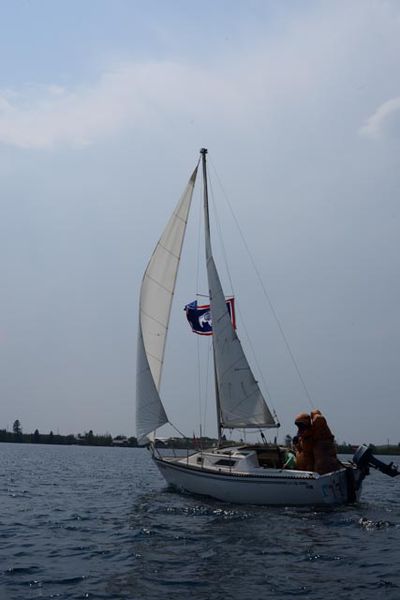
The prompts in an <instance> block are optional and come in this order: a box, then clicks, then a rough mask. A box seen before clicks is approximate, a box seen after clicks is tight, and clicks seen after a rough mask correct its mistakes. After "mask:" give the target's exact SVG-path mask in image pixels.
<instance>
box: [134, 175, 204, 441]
mask: <svg viewBox="0 0 400 600" xmlns="http://www.w3.org/2000/svg"><path fill="white" fill-rule="evenodd" d="M196 174H197V167H196V168H195V170H194V171H193V174H192V176H191V178H190V180H189V182H188V184H187V186H186V188H185V191H184V193H183V195H182V197H181V199H180V200H179V202H178V204H177V206H176V208H175V210H174V212H173V214H172V216H171V218H170V220H169V222H168V224H167V226H166V228H165V229H164V232H163V234H162V236H161V238H160V240H159V242H158V244H157V246H156V248H155V250H154V252H153V255H152V257H151V259H150V262H149V264H148V265H147V269H146V271H145V274H144V276H143V281H142V286H141V290H140V301H139V332H138V346H137V364H136V435H137V438H138V441H139V443H145V441H146V439H145V438H146V436H147V435H148V434H149V433H152V432H154V431H155V430H156V429H157V428H158V427H161V425H164V424H165V423H167V422H168V417H167V415H166V412H165V410H164V407H163V405H162V402H161V398H160V394H159V392H160V381H161V372H162V366H163V361H164V352H165V343H166V338H167V331H168V323H169V317H170V313H171V304H172V298H173V295H174V291H175V283H176V277H177V273H178V267H179V261H180V257H181V251H182V244H183V240H184V236H185V231H186V224H187V219H188V214H189V209H190V204H191V201H192V195H193V188H194V183H195V180H196Z"/></svg>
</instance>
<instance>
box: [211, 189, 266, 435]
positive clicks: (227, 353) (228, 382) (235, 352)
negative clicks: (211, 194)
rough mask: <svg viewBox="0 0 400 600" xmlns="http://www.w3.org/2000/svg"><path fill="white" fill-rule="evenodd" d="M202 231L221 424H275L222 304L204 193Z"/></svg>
mask: <svg viewBox="0 0 400 600" xmlns="http://www.w3.org/2000/svg"><path fill="white" fill-rule="evenodd" d="M205 230H206V231H205V233H206V260H207V275H208V286H209V290H210V305H211V318H212V327H213V345H214V360H215V367H216V374H217V377H216V379H217V385H218V394H219V406H220V422H221V425H222V426H223V427H225V428H246V427H275V426H276V422H275V419H274V417H273V416H272V414H271V412H270V410H269V408H268V406H267V405H266V402H265V400H264V397H263V395H262V393H261V390H260V388H259V387H258V383H257V381H256V379H255V378H254V375H253V373H252V371H251V369H250V366H249V363H248V362H247V358H246V356H245V354H244V352H243V348H242V345H241V343H240V340H239V338H238V336H237V335H236V332H235V330H234V328H233V325H232V321H231V318H230V315H229V312H228V309H227V306H226V300H225V295H224V292H223V290H222V285H221V281H220V279H219V275H218V272H217V268H216V266H215V262H214V258H213V255H212V248H211V239H210V227H209V216H208V201H207V198H206V194H205Z"/></svg>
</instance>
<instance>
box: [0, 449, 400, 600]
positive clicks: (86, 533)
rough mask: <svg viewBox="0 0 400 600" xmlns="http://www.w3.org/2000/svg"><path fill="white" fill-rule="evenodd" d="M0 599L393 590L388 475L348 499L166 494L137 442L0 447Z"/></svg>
mask: <svg viewBox="0 0 400 600" xmlns="http://www.w3.org/2000/svg"><path fill="white" fill-rule="evenodd" d="M0 461H1V469H0V502H1V503H0V599H1V600H3V599H4V600H28V599H31V598H41V599H47V598H61V599H65V598H68V599H75V598H91V599H97V598H98V599H100V598H102V599H108V600H111V599H125V598H129V599H132V600H152V599H157V600H161V599H162V600H169V599H171V600H172V599H173V600H180V599H182V600H183V599H185V600H186V599H189V598H190V599H192V600H196V599H199V600H231V599H238V600H239V599H240V600H259V599H263V598H272V599H280V598H294V597H303V598H306V599H307V600H308V599H310V600H317V599H321V600H322V599H323V600H331V599H332V600H333V599H334V600H347V599H348V600H350V599H351V600H369V599H371V600H372V599H374V600H376V599H377V598H379V599H388V600H389V599H390V600H392V599H393V600H398V599H399V598H400V574H399V572H400V571H399V566H400V493H399V492H400V478H398V480H397V479H390V478H388V477H385V476H384V475H382V474H380V473H376V472H373V473H372V475H371V476H370V477H369V478H368V479H367V480H366V482H365V489H364V496H363V502H362V504H360V505H358V506H355V507H344V508H339V509H330V510H310V509H304V508H302V509H295V508H268V507H253V506H232V505H227V504H223V503H220V502H217V501H213V500H208V499H203V498H193V497H190V496H188V495H182V494H176V493H173V492H171V491H168V490H167V489H166V487H165V484H164V483H163V480H162V479H161V476H160V475H159V474H158V471H157V469H156V467H155V466H154V465H153V463H152V462H151V460H150V457H149V455H148V453H147V451H146V450H142V449H134V448H91V447H78V446H70V447H63V446H36V445H22V444H21V445H20V444H0Z"/></svg>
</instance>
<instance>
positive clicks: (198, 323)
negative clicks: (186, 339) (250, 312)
mask: <svg viewBox="0 0 400 600" xmlns="http://www.w3.org/2000/svg"><path fill="white" fill-rule="evenodd" d="M226 306H227V308H228V312H229V314H230V317H231V321H232V325H233V327H234V329H236V319H235V299H234V298H228V299H227V301H226ZM185 312H186V318H187V320H188V321H189V324H190V326H191V328H192V331H193V333H197V334H198V335H212V320H211V310H210V305H209V304H202V305H201V306H199V305H198V304H197V300H194V302H190V304H186V306H185Z"/></svg>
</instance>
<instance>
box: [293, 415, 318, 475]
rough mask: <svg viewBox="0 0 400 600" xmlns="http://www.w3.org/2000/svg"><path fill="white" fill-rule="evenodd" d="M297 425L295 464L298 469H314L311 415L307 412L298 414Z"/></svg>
mask: <svg viewBox="0 0 400 600" xmlns="http://www.w3.org/2000/svg"><path fill="white" fill-rule="evenodd" d="M295 425H297V429H298V431H297V438H298V439H297V443H296V465H297V467H296V468H297V469H298V470H299V471H314V452H313V438H312V426H311V417H310V415H308V414H307V413H301V414H299V415H298V416H297V417H296V419H295Z"/></svg>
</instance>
